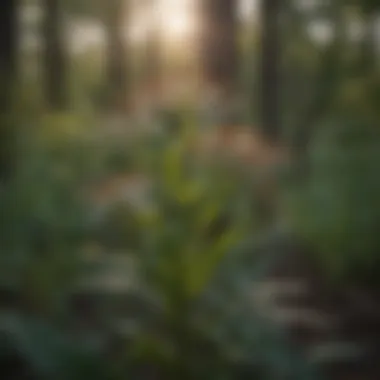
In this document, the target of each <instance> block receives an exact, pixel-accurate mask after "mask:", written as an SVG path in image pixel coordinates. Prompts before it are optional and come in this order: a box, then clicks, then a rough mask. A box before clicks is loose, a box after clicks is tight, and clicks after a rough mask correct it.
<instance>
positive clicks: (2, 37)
mask: <svg viewBox="0 0 380 380" xmlns="http://www.w3.org/2000/svg"><path fill="white" fill-rule="evenodd" d="M16 55H17V2H16V1H15V0H2V9H1V12H0V81H1V99H0V107H1V110H0V111H1V112H4V111H6V110H7V109H8V106H9V102H10V98H11V87H12V84H13V79H14V75H15V71H16V70H15V69H16Z"/></svg>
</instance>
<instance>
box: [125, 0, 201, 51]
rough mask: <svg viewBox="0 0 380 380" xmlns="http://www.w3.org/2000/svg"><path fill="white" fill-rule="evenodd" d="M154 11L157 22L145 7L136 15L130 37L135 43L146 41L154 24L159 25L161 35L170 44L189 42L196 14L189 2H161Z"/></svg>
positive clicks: (164, 0) (180, 0)
mask: <svg viewBox="0 0 380 380" xmlns="http://www.w3.org/2000/svg"><path fill="white" fill-rule="evenodd" d="M156 4H157V5H156V6H157V8H156V9H155V10H154V11H155V13H156V15H155V17H156V20H152V19H151V18H150V16H149V11H150V10H149V8H148V9H146V8H145V9H144V8H143V7H142V8H140V10H139V11H138V12H137V14H136V15H135V21H134V22H133V24H132V27H131V29H130V32H129V33H130V37H131V39H132V41H133V42H135V43H140V42H142V41H143V40H144V38H145V36H146V33H147V32H148V30H149V29H150V27H151V25H152V22H153V23H156V22H157V23H158V24H159V28H160V33H161V35H162V38H163V39H164V41H165V42H166V43H168V44H173V43H182V42H185V41H187V40H188V39H189V38H190V37H191V34H192V32H193V30H194V29H195V18H194V12H193V9H192V7H191V4H192V3H191V1H189V0H159V1H158V2H157V3H156Z"/></svg>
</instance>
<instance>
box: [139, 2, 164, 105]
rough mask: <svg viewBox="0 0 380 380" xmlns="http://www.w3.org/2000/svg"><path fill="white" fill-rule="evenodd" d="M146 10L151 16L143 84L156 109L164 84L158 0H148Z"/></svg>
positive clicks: (144, 58) (147, 96)
mask: <svg viewBox="0 0 380 380" xmlns="http://www.w3.org/2000/svg"><path fill="white" fill-rule="evenodd" d="M145 11H146V14H147V15H148V18H149V28H148V30H147V33H146V36H145V46H144V48H145V50H144V56H143V85H144V95H145V99H146V100H147V101H148V105H149V106H151V107H153V109H154V108H156V107H157V106H158V105H159V101H160V97H161V94H162V86H163V50H162V47H163V46H162V35H161V23H160V19H159V18H160V10H159V8H158V6H157V1H155V0H148V1H147V3H146V8H145Z"/></svg>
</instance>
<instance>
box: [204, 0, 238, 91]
mask: <svg viewBox="0 0 380 380" xmlns="http://www.w3.org/2000/svg"><path fill="white" fill-rule="evenodd" d="M237 10H238V8H237V1H236V0H200V18H201V41H200V42H201V51H200V60H201V67H202V72H203V78H204V80H205V82H206V84H207V85H208V86H210V87H212V88H217V89H221V90H222V91H224V90H226V91H235V90H236V85H237V75H238V44H237V41H238V39H237V33H238V15H237Z"/></svg>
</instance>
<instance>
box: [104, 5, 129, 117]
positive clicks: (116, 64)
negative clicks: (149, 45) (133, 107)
mask: <svg viewBox="0 0 380 380" xmlns="http://www.w3.org/2000/svg"><path fill="white" fill-rule="evenodd" d="M126 8H127V6H126V5H125V1H124V0H112V1H109V2H108V3H107V4H106V19H105V27H106V35H107V37H106V38H107V63H106V65H107V67H106V75H107V81H108V106H109V107H110V109H113V110H117V111H125V110H126V109H127V108H128V106H129V91H128V90H129V88H128V87H129V84H128V66H127V59H126V57H127V51H126V50H127V49H126V42H125V40H124V36H123V30H124V21H125V15H126V11H127V9H126Z"/></svg>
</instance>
